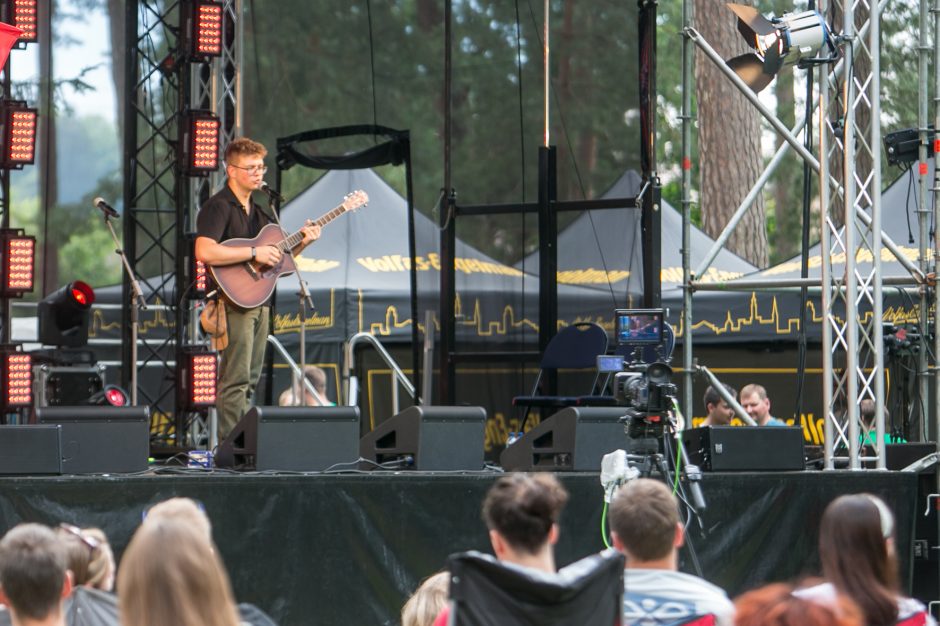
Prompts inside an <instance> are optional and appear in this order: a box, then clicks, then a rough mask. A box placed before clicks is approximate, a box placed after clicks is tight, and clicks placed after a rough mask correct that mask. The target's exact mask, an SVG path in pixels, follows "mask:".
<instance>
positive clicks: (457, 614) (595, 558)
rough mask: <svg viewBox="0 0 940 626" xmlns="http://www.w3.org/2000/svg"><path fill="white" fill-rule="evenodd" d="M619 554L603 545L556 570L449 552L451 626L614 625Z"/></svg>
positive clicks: (619, 609) (618, 610)
mask: <svg viewBox="0 0 940 626" xmlns="http://www.w3.org/2000/svg"><path fill="white" fill-rule="evenodd" d="M623 567H624V559H623V555H622V554H621V553H619V552H617V551H616V550H605V551H604V552H601V553H599V554H594V555H591V556H589V557H586V558H584V559H581V560H580V561H576V562H575V563H572V564H571V565H569V566H567V567H565V568H562V569H561V570H559V571H558V572H557V573H547V572H541V571H538V570H533V569H530V568H527V567H521V566H518V565H514V564H512V563H505V562H503V561H498V560H496V559H495V558H493V557H492V556H490V555H488V554H481V553H479V552H475V551H471V552H462V553H460V554H454V555H451V557H450V559H448V562H447V569H448V571H450V574H451V579H450V600H451V603H450V616H449V619H448V622H447V623H448V625H449V626H494V625H498V626H555V625H556V624H557V625H561V624H564V625H566V626H570V625H571V624H578V625H579V626H614V625H617V626H619V624H620V623H621V620H622V614H623V604H622V602H623Z"/></svg>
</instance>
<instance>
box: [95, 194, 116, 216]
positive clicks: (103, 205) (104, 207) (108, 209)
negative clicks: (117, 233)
mask: <svg viewBox="0 0 940 626" xmlns="http://www.w3.org/2000/svg"><path fill="white" fill-rule="evenodd" d="M94 204H95V206H96V207H98V208H99V209H101V212H102V213H104V214H105V217H121V214H120V213H118V212H117V211H115V210H114V207H112V206H111V205H110V204H108V203H107V202H105V201H104V198H95V200H94Z"/></svg>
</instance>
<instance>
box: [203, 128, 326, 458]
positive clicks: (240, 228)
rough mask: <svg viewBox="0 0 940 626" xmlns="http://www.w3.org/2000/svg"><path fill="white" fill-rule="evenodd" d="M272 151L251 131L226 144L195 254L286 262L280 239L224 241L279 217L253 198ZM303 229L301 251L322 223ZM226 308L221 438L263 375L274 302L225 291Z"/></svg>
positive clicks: (219, 261) (217, 334)
mask: <svg viewBox="0 0 940 626" xmlns="http://www.w3.org/2000/svg"><path fill="white" fill-rule="evenodd" d="M267 153H268V151H267V149H265V147H264V146H263V145H261V144H260V143H258V142H256V141H252V140H251V139H248V138H247V137H239V138H238V139H235V140H233V141H232V142H231V143H229V144H228V145H227V146H226V147H225V155H224V158H225V173H226V175H227V176H228V179H227V181H226V184H225V187H223V188H222V190H221V191H219V192H218V193H217V194H215V195H214V196H212V197H211V198H209V199H208V200H206V202H205V203H204V204H203V205H202V207H201V208H200V210H199V215H198V216H197V218H196V246H195V256H196V259H198V260H199V261H202V262H203V263H205V264H206V265H207V266H219V265H234V264H236V263H245V264H251V263H255V264H259V265H260V266H276V265H277V264H278V263H279V262H280V260H281V257H282V252H281V249H280V247H279V246H276V245H264V246H258V247H255V246H225V245H222V244H223V242H225V241H228V240H229V239H252V238H254V237H256V236H257V235H258V234H259V233H260V232H261V229H262V228H264V227H265V226H267V225H268V224H270V223H272V222H273V221H274V220H273V218H271V217H270V216H269V215H268V214H267V213H266V212H265V211H264V210H263V209H262V208H261V206H260V205H258V204H257V203H255V202H254V201H252V199H251V194H252V192H253V191H255V190H258V189H260V188H261V184H262V183H263V182H264V174H265V172H267V170H268V168H266V167H265V166H264V157H265V155H267ZM302 230H303V240H302V241H301V242H300V243H299V244H298V245H297V247H296V248H294V249H293V250H291V253H292V254H295V255H296V254H299V253H300V251H301V250H303V249H304V248H305V247H306V246H308V245H310V244H311V243H313V242H314V241H315V240H316V239H318V238H319V237H320V227H319V226H318V225H316V224H312V223H310V224H308V225H306V226H304V227H303V229H302ZM220 308H221V311H222V312H221V313H218V314H217V315H216V316H213V317H215V321H214V322H213V324H216V325H218V326H223V328H221V329H220V328H216V329H215V331H214V332H213V333H212V334H213V335H214V341H213V347H214V348H216V349H217V350H219V351H220V352H221V354H222V363H221V365H220V369H219V393H218V397H217V402H216V408H217V410H218V414H219V428H218V431H219V433H218V434H219V439H220V440H221V439H224V438H225V437H226V436H227V435H228V434H229V433H230V432H231V431H232V430H233V429H234V428H235V425H236V424H237V423H238V420H240V419H241V418H242V415H243V414H244V413H245V411H246V410H247V408H248V406H249V404H250V403H251V400H252V398H253V396H254V392H255V387H256V386H257V385H258V380H259V379H260V378H261V367H262V365H263V364H264V348H265V345H266V343H267V337H268V325H269V324H268V321H269V319H270V308H271V307H270V299H269V301H268V302H265V303H263V304H261V305H260V306H257V307H255V308H249V309H246V308H242V307H239V306H237V305H236V304H234V303H233V302H230V301H229V300H228V299H227V298H225V297H221V296H220V297H219V300H218V301H217V302H216V303H214V305H213V310H215V311H219V310H220ZM222 337H224V338H225V339H221V338H222ZM216 342H218V343H216Z"/></svg>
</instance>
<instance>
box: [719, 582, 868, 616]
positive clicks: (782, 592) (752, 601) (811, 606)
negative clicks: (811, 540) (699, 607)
mask: <svg viewBox="0 0 940 626" xmlns="http://www.w3.org/2000/svg"><path fill="white" fill-rule="evenodd" d="M792 592H793V587H791V586H790V585H786V584H783V583H777V584H773V585H767V586H766V587H761V588H760V589H755V590H754V591H749V592H747V593H745V594H744V595H742V596H739V597H738V599H737V600H735V602H734V608H735V616H734V626H864V624H865V622H864V621H863V620H862V613H861V611H859V609H858V607H857V606H856V605H855V603H854V602H852V600H851V599H850V598H847V597H846V596H842V595H840V596H837V597H836V598H835V601H834V602H833V604H832V605H831V606H828V605H824V604H819V603H818V602H813V601H812V600H808V599H805V598H801V597H800V596H799V595H794V594H793V593H792Z"/></svg>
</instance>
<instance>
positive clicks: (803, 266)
mask: <svg viewBox="0 0 940 626" xmlns="http://www.w3.org/2000/svg"><path fill="white" fill-rule="evenodd" d="M814 9H815V2H813V0H810V3H809V10H810V11H812V10H814ZM815 75H816V71H815V70H814V69H813V68H812V67H809V68H807V71H806V102H805V104H804V109H803V120H804V121H806V122H807V123H804V124H803V133H804V135H803V145H804V146H805V147H806V148H807V150H810V149H812V147H813V125H812V124H809V123H808V122H809V120H810V119H811V118H812V115H813V79H814V78H815ZM811 176H812V172H810V168H809V163H807V162H806V161H805V160H804V161H803V216H802V221H803V224H802V229H801V230H802V233H801V238H800V248H801V249H800V277H801V278H803V279H804V280H805V279H807V278H809V223H810V219H811V216H810V201H811V199H812V198H811V196H812V179H811ZM822 210H823V211H825V210H826V209H825V207H823V209H822ZM825 227H826V226H825V225H824V226H823V228H825ZM820 254H828V252H827V251H825V250H820ZM808 304H809V289H808V288H807V287H806V285H805V284H804V285H801V286H800V330H799V333H798V335H797V365H796V414H795V415H794V418H795V419H796V423H797V424H799V423H801V422H802V419H803V388H804V386H805V384H806V317H807V316H806V307H807V305H808ZM824 410H826V411H828V410H829V408H828V407H825V409H824Z"/></svg>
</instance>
